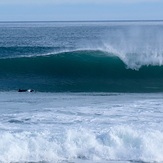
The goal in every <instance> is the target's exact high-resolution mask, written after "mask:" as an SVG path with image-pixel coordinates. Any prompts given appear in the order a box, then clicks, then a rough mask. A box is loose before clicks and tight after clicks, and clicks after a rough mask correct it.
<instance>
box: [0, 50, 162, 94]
mask: <svg viewBox="0 0 163 163" xmlns="http://www.w3.org/2000/svg"><path fill="white" fill-rule="evenodd" d="M120 58H121V57H118V56H117V55H116V54H111V53H107V52H104V51H99V50H77V51H70V52H62V53H58V54H51V55H42V56H41V55H40V56H31V57H26V56H24V57H15V58H4V59H0V88H1V90H15V89H16V90H17V89H19V88H32V89H35V90H36V91H45V92H62V91H63V92H66V91H70V92H162V91H163V66H162V65H159V64H153V65H152V64H151V65H148V64H147V65H141V66H139V69H138V68H137V67H136V68H135V69H134V68H133V67H130V65H129V64H128V65H127V64H126V63H127V62H125V60H124V61H122V59H123V58H121V59H120ZM133 61H134V60H133ZM130 64H131V65H133V64H132V62H131V61H130Z"/></svg>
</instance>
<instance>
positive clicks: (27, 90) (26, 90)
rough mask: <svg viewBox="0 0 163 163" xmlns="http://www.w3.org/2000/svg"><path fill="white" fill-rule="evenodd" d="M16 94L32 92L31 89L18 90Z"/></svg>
mask: <svg viewBox="0 0 163 163" xmlns="http://www.w3.org/2000/svg"><path fill="white" fill-rule="evenodd" d="M18 92H34V90H33V89H19V90H18Z"/></svg>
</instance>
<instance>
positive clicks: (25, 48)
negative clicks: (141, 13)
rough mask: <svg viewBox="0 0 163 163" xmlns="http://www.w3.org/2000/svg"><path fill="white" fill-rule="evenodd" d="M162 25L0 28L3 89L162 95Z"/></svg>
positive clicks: (51, 24)
mask: <svg viewBox="0 0 163 163" xmlns="http://www.w3.org/2000/svg"><path fill="white" fill-rule="evenodd" d="M162 27H163V22H162V21H160V22H157V21H156V22H26V23H25V22H24V23H22V22H19V23H9V22H8V23H2V22H1V24H0V33H1V35H0V89H1V90H15V89H16V90H17V89H19V88H22V89H25V88H26V89H28V88H31V89H35V90H37V91H45V92H46V91H52V92H53V91H54V92H62V91H66V92H67V91H70V92H89V91H91V92H101V91H102V92H153V91H154V92H160V91H161V92H162V91H163V84H162V83H163V67H162V66H163V48H162V43H163V28H162Z"/></svg>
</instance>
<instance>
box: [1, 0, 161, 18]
mask: <svg viewBox="0 0 163 163" xmlns="http://www.w3.org/2000/svg"><path fill="white" fill-rule="evenodd" d="M91 20H92V21H96V20H98V21H107V20H108V21H109V20H110V21H114V20H163V0H0V21H91Z"/></svg>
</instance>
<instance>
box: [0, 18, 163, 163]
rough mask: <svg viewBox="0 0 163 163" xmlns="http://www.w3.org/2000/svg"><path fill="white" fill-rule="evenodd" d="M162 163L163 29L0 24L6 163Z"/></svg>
mask: <svg viewBox="0 0 163 163" xmlns="http://www.w3.org/2000/svg"><path fill="white" fill-rule="evenodd" d="M19 89H27V90H28V89H33V90H35V91H34V92H18V90H19ZM162 162H163V21H112V22H111V21H110V22H109V21H108V22H107V21H106V22H0V163H162Z"/></svg>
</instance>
